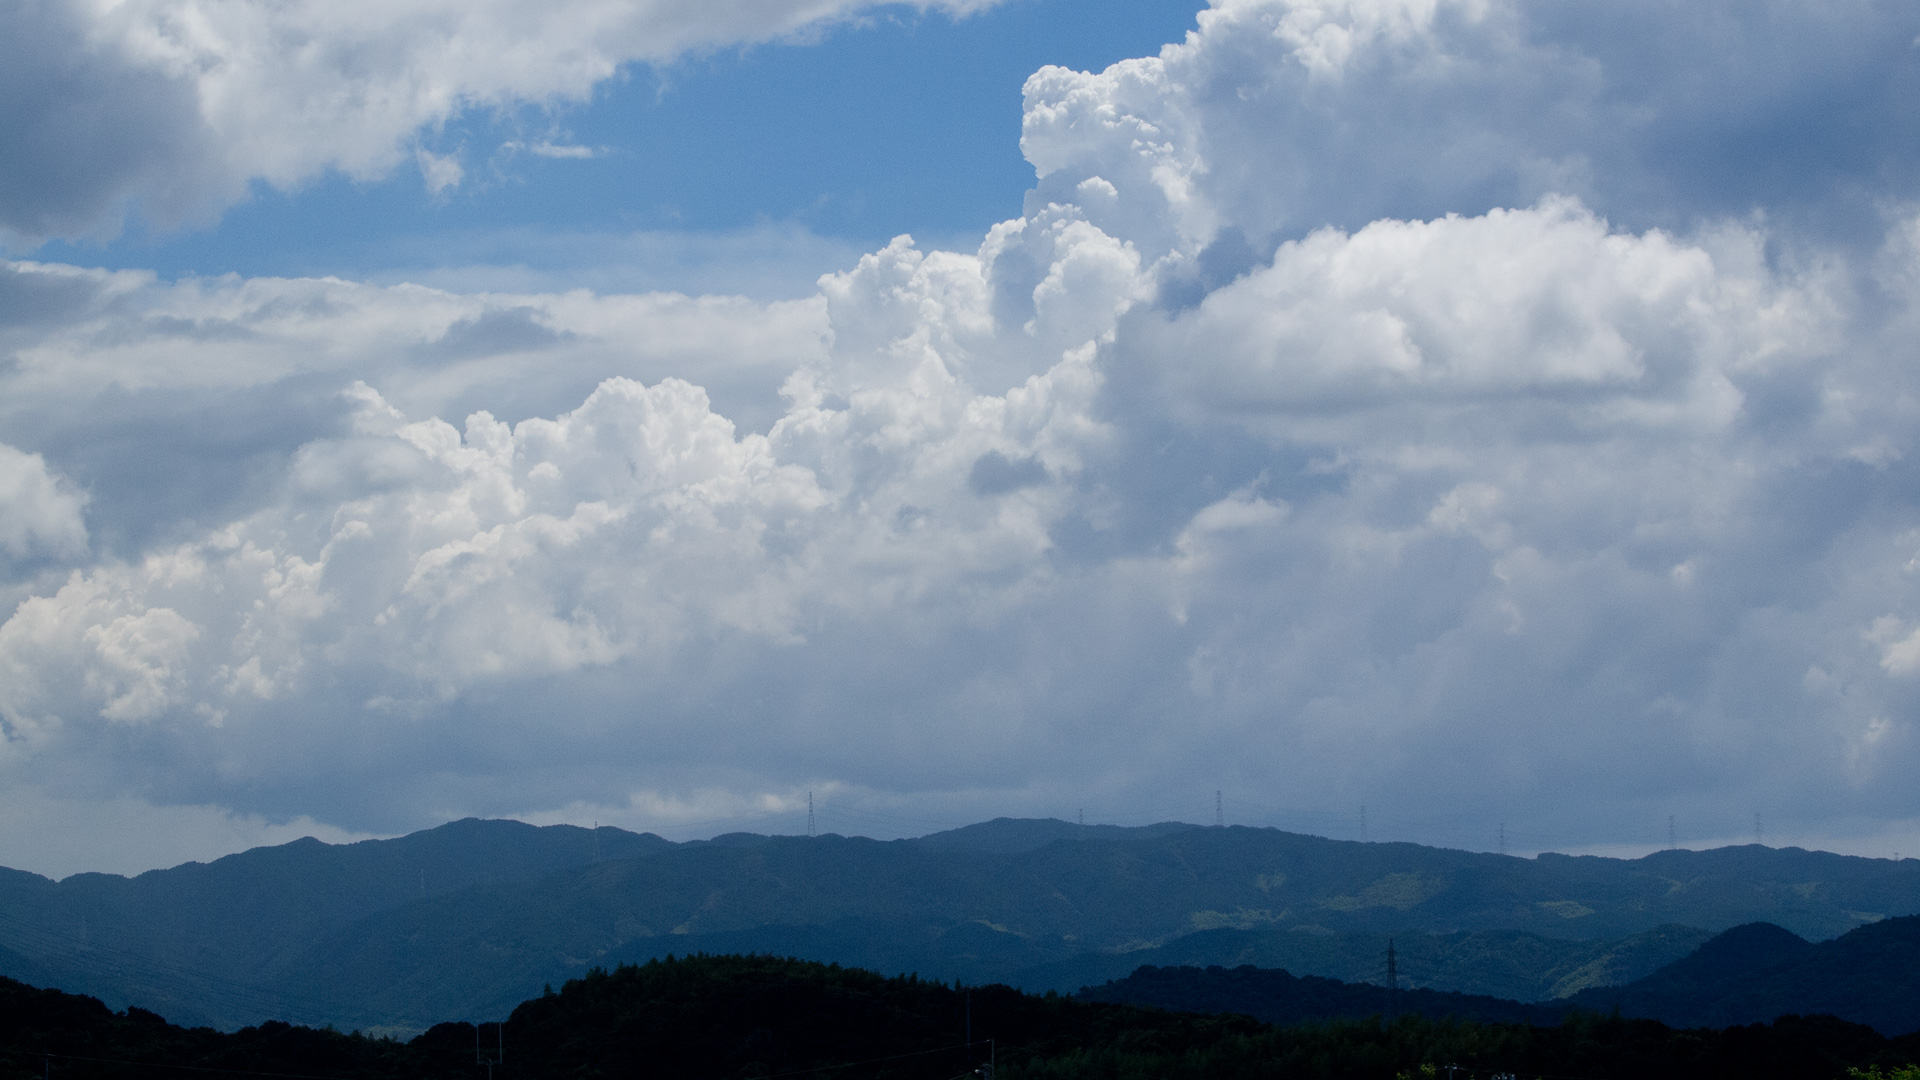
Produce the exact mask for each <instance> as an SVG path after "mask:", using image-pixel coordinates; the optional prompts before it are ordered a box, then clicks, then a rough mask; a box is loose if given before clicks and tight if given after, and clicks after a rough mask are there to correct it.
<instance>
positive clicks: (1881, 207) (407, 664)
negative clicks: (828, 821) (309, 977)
mask: <svg viewBox="0 0 1920 1080" xmlns="http://www.w3.org/2000/svg"><path fill="white" fill-rule="evenodd" d="M1634 10H1635V12H1636V13H1637V21H1634V20H1629V21H1630V22H1632V25H1631V26H1625V27H1623V26H1622V25H1621V24H1619V23H1617V22H1614V21H1608V22H1605V23H1602V22H1585V21H1582V20H1581V19H1580V18H1579V17H1577V16H1574V15H1571V14H1569V13H1568V11H1567V9H1565V8H1564V7H1561V6H1556V5H1531V4H1500V3H1478V4H1469V3H1458V4H1450V3H1439V4H1427V3H1411V2H1409V3H1387V2H1379V3H1359V2H1355V3H1333V2H1328V3H1320V4H1315V3H1307V2H1292V3H1289V2H1282V0H1231V2H1223V3H1220V4H1218V5H1216V7H1215V8H1214V9H1212V10H1210V11H1209V12H1207V13H1204V14H1203V17H1202V20H1201V26H1200V29H1199V31H1198V32H1197V33H1196V34H1194V35H1192V36H1190V37H1189V38H1188V40H1187V41H1186V42H1185V43H1184V44H1181V45H1177V46H1172V47H1170V48H1168V49H1167V50H1166V51H1164V52H1163V53H1162V54H1161V56H1160V57H1157V58H1152V59H1146V60H1137V61H1129V62H1126V63H1124V64H1121V65H1116V66H1115V67H1114V68H1112V69H1109V70H1108V71H1106V72H1102V73H1077V72H1068V71H1064V70H1060V69H1046V70H1043V71H1042V72H1040V73H1038V74H1036V75H1035V76H1034V77H1033V79H1031V80H1030V81H1029V82H1028V84H1027V88H1026V93H1027V120H1026V127H1025V132H1024V141H1023V145H1024V148H1025V150H1026V153H1027V155H1028V157H1029V159H1030V160H1032V161H1033V162H1034V164H1035V166H1036V169H1037V171H1038V172H1039V174H1040V178H1039V181H1038V184H1037V187H1036V190H1035V192H1034V193H1033V195H1032V196H1031V197H1030V198H1029V200H1028V202H1027V206H1026V210H1025V213H1024V214H1023V216H1022V217H1019V218H1016V219H1013V220H1010V221H1008V222H1005V223H1003V224H1001V225H999V226H996V227H995V228H994V230H992V232H991V233H990V234H989V235H988V236H987V237H986V238H985V239H984V240H983V243H982V245H981V247H980V248H979V250H978V251H977V252H975V253H972V254H967V253H959V252H944V251H934V252H923V251H921V250H919V249H918V248H917V247H915V246H914V244H913V243H912V242H911V240H909V239H907V238H901V239H900V240H897V241H895V242H894V243H893V244H892V245H890V246H889V247H887V248H886V249H884V250H882V251H879V252H875V253H872V254H869V255H867V256H866V257H864V258H862V259H861V260H860V262H859V264H858V265H857V266H855V267H853V268H851V269H848V270H846V271H845V272H842V273H839V274H834V275H829V276H828V277H826V278H823V279H822V281H821V286H820V291H819V294H818V295H817V296H816V297H814V298H811V299H808V300H802V301H795V302H785V303H769V304H762V303H754V302H750V301H747V300H743V299H737V298H735V299H728V298H713V297H708V298H689V297H685V296H679V295H674V294H647V295H642V296H617V295H611V296H596V295H591V294H587V293H584V292H576V293H554V294H547V293H527V294H515V295H508V294H458V293H451V292H444V291H437V290H431V289H425V288H421V287H417V286H393V287H376V286H372V285H364V284H355V283H350V282H338V281H293V280H276V279H252V280H242V279H223V280H218V281H204V282H181V283H172V284H169V283H163V282H158V281H156V280H154V279H153V278H152V277H151V276H148V275H140V274H131V273H117V274H115V273H105V272H95V271H84V270H77V269H73V268H67V267H49V266H40V265H36V264H30V263H15V264H11V265H9V266H7V267H5V268H4V270H3V271H0V311H5V312H7V313H8V314H7V315H6V322H5V325H4V327H0V333H3V334H4V335H5V342H6V348H7V349H8V350H9V355H10V356H11V358H12V359H11V361H10V363H9V364H8V365H7V366H6V367H5V369H4V371H0V384H3V385H4V388H5V391H4V393H0V402H3V403H4V404H0V425H4V427H0V430H4V431H5V432H7V440H6V441H7V442H8V443H9V444H10V448H9V449H8V450H6V451H4V452H0V511H4V512H5V513H4V515H3V516H4V518H5V520H8V521H16V520H17V521H30V522H34V523H35V524H31V525H28V526H26V527H23V528H20V529H18V530H17V531H18V532H19V536H18V538H13V539H10V537H12V533H5V534H0V549H4V551H5V552H6V553H7V554H8V556H9V558H11V559H12V560H13V561H12V562H9V563H8V564H7V565H8V567H9V568H10V569H9V573H10V574H11V576H10V577H9V578H8V581H9V584H8V585H6V586H5V588H6V589H7V590H8V594H7V596H6V599H8V600H9V601H11V603H10V604H9V610H10V611H11V615H10V617H9V618H8V619H7V620H6V621H5V622H4V623H3V624H0V725H3V726H4V732H5V736H6V738H5V741H4V743H0V770H4V771H6V772H7V773H8V774H9V775H10V776H12V777H13V778H15V780H16V781H17V782H19V783H22V784H27V783H29V778H32V786H34V788H35V790H39V791H42V792H44V793H46V795H47V797H49V798H72V799H96V798H124V797H125V796H126V795H128V794H132V795H134V796H136V797H138V798H141V799H146V800H150V801H153V802H156V803H162V804H174V805H182V806H210V807H214V808H216V812H218V813H230V814H237V815H241V816H242V817H244V816H245V815H258V816H259V819H260V820H283V819H287V818H293V817H297V816H300V815H307V816H308V817H310V818H312V819H315V820H318V821H321V822H325V823H329V824H331V825H333V826H335V827H338V828H342V829H348V830H368V831H392V830H397V829H401V828H406V827H410V826H414V825H418V824H423V823H426V822H430V821H433V820H436V819H438V818H442V817H446V816H452V815H457V814H461V813H469V812H479V813H496V814H506V813H510V814H521V815H528V816H534V817H540V816H541V815H546V816H547V817H553V816H572V817H579V818H582V819H586V818H589V817H598V818H599V819H600V820H623V821H629V822H632V823H637V824H644V825H648V826H653V827H660V826H666V825H671V824H673V823H675V822H687V821H696V820H712V819H718V818H725V817H739V816H743V815H750V814H754V813H766V812H771V811H774V810H778V809H780V808H782V807H790V806H792V805H794V804H795V802H796V800H800V799H802V797H803V795H804V793H805V791H807V790H808V789H809V788H813V789H815V790H820V791H823V792H832V793H834V797H835V798H837V799H841V800H843V801H845V802H847V803H848V805H855V804H858V805H866V806H869V807H873V808H876V812H881V811H885V810H886V809H887V808H893V809H894V810H900V808H916V807H917V808H920V810H919V811H917V812H922V813H927V814H953V815H960V816H968V815H974V814H986V813H996V812H1046V813H1060V814H1065V813H1069V812H1071V810H1073V809H1075V808H1077V807H1080V806H1093V807H1105V808H1108V813H1107V815H1106V816H1109V817H1111V816H1113V814H1114V813H1115V812H1116V808H1119V807H1123V806H1132V807H1138V808H1144V809H1141V810H1139V811H1138V812H1139V813H1141V814H1145V815H1148V816H1155V815H1158V816H1179V815H1181V814H1183V813H1184V815H1185V816H1188V817H1193V816H1197V815H1198V814H1200V813H1201V812H1202V811H1203V810H1204V809H1206V807H1207V806H1208V805H1209V804H1208V803H1207V801H1206V799H1205V797H1204V796H1205V795H1206V794H1209V793H1210V792H1211V791H1212V790H1213V789H1215V788H1224V789H1228V790H1229V791H1232V792H1235V793H1238V795H1239V797H1241V798H1242V799H1243V800H1246V802H1247V804H1248V805H1253V804H1257V803H1261V802H1262V801H1264V802H1265V803H1266V804H1268V805H1271V806H1273V807H1292V808H1296V809H1299V808H1306V809H1318V810H1327V809H1329V808H1334V809H1339V810H1340V811H1341V812H1345V808H1352V807H1354V806H1356V805H1357V804H1362V803H1364V804H1367V805H1369V806H1371V807H1373V808H1374V814H1375V820H1376V821H1380V820H1393V821H1398V822H1401V823H1402V827H1403V828H1404V829H1406V830H1408V831H1409V834H1417V835H1418V836H1419V837H1420V838H1426V839H1441V840H1451V841H1454V842H1459V839H1458V838H1459V837H1460V836H1462V835H1467V834H1471V835H1475V836H1480V835H1482V834H1484V835H1485V836H1491V835H1492V832H1491V825H1492V823H1494V822H1497V821H1500V820H1516V819H1521V820H1525V821H1527V822H1528V823H1529V826H1528V827H1529V828H1530V829H1531V830H1532V831H1533V832H1534V833H1535V834H1537V835H1540V836H1544V837H1548V838H1550V839H1551V841H1552V842H1554V843H1559V844H1567V843H1598V842H1605V841H1626V840H1633V839H1636V838H1651V836H1652V834H1653V833H1655V832H1656V831H1659V825H1661V824H1664V821H1665V816H1666V815H1667V814H1670V813H1672V814H1677V815H1680V816H1681V817H1683V818H1684V819H1686V820H1690V821H1694V822H1704V823H1710V824H1704V825H1701V826H1699V828H1700V829H1717V830H1719V832H1718V833H1717V834H1716V835H1721V836H1725V835H1732V834H1736V833H1738V832H1739V831H1740V830H1741V828H1742V823H1747V822H1749V819H1750V816H1751V814H1752V813H1753V812H1754V811H1756V810H1759V811H1761V812H1764V813H1765V814H1766V815H1768V817H1769V818H1770V819H1771V820H1773V821H1775V822H1776V823H1787V824H1777V825H1776V828H1789V827H1790V828H1791V829H1797V830H1799V834H1800V835H1804V836H1807V837H1810V838H1822V839H1825V840H1829V841H1832V840H1835V839H1836V838H1841V839H1844V838H1845V837H1846V836H1849V835H1856V834H1861V833H1867V834H1872V833H1874V832H1876V831H1881V832H1884V831H1887V830H1889V829H1891V830H1894V831H1898V830H1899V829H1902V828H1910V823H1911V822H1912V821H1913V820H1914V819H1916V818H1920V807H1916V806H1915V796H1914V794H1913V793H1912V791H1911V785H1909V784H1906V783H1904V782H1902V778H1903V777H1906V776H1910V775H1911V774H1912V770H1913V769H1914V767H1915V765H1916V764H1920V762H1916V760H1915V754H1916V747H1915V741H1914V731H1913V721H1912V717H1913V715H1914V707H1915V704H1916V700H1915V693H1916V677H1920V597H1916V595H1915V593H1914V589H1915V577H1914V574H1915V571H1914V567H1915V566H1920V561H1917V560H1920V554H1916V553H1920V514H1916V512H1915V505H1914V502H1913V499H1912V496H1911V492H1912V491H1913V490H1914V477H1913V476H1912V475H1911V473H1912V469H1913V466H1912V465H1910V464H1909V459H1910V458H1911V456H1912V454H1911V451H1912V448H1913V445H1914V441H1915V435H1916V427H1915V410H1914V408H1913V405H1912V401H1913V400H1914V398H1915V394H1914V392H1913V391H1914V389H1915V388H1914V386H1913V382H1914V375H1913V373H1912V364H1911V360H1912V352H1913V346H1912V344H1911V343H1912V342H1913V341H1915V340H1920V335H1916V333H1915V331H1916V330H1920V327H1917V326H1916V310H1917V309H1916V300H1920V216H1916V213H1915V210H1914V208H1913V204H1912V200H1911V195H1912V192H1911V191H1910V190H1909V188H1908V187H1907V186H1905V185H1908V184H1909V183H1910V178H1911V175H1912V173H1911V170H1908V169H1907V168H1906V166H1905V163H1906V162H1907V158H1906V157H1905V156H1904V155H1909V154H1911V153H1912V152H1913V147H1914V146H1915V145H1916V144H1915V143H1914V141H1913V140H1912V139H1911V138H1910V137H1909V136H1910V135H1911V131H1910V127H1911V123H1912V115H1913V109H1914V105H1913V101H1914V98H1912V97H1911V96H1909V95H1907V94H1906V92H1905V90H1904V89H1902V88H1903V87H1904V86H1905V85H1906V83H1905V81H1904V80H1907V79H1910V78H1911V71H1912V69H1913V60H1912V58H1911V55H1910V54H1903V53H1898V52H1897V50H1894V49H1893V48H1892V47H1891V46H1888V45H1886V41H1887V40H1889V37H1890V36H1891V37H1893V38H1898V39H1899V40H1900V41H1912V40H1913V39H1914V37H1915V35H1916V34H1920V28H1917V27H1916V26H1915V25H1914V23H1915V22H1916V19H1920V17H1916V16H1913V15H1912V14H1911V13H1910V12H1909V11H1908V10H1907V9H1905V8H1900V7H1897V6H1894V5H1874V4H1869V3H1858V4H1851V5H1837V6H1834V5H1829V6H1822V7H1819V8H1817V9H1815V8H1806V7H1803V6H1798V5H1721V6H1713V5H1684V6H1683V5H1680V4H1653V3H1647V4H1642V5H1639V6H1638V7H1636V8H1635V9H1634ZM1703 12H1704V13H1705V14H1702V13H1703ZM1902 34H1904V35H1905V37H1904V38H1901V37H1899V35H1902ZM1903 47H1904V46H1903ZM1838 56H1847V57H1851V58H1852V59H1853V61H1855V62H1850V63H1849V64H1847V65H1835V64H1834V63H1833V58H1834V57H1838ZM1682 58H1685V62H1683V59H1682ZM1696 60H1697V63H1696V62H1695V61H1696ZM1767 73H1772V75H1773V78H1772V81H1771V82H1769V81H1768V79H1767V78H1766V75H1767ZM1762 84H1764V85H1765V88H1766V94H1765V95H1762V96H1756V95H1759V94H1760V91H1759V89H1758V88H1759V87H1761V86H1762ZM1813 115H1820V116H1830V117H1838V118H1841V121H1842V122H1843V126H1844V125H1851V128H1849V130H1853V131H1856V132H1857V134H1858V137H1857V138H1855V139H1852V140H1850V141H1849V142H1848V146H1847V149H1846V152H1844V153H1837V154H1832V155H1829V154H1827V153H1825V152H1824V151H1822V150H1821V149H1820V147H1821V146H1822V145H1824V143H1822V142H1821V140H1822V139H1826V138H1827V137H1828V136H1827V134H1826V133H1825V132H1824V130H1815V129H1816V128H1818V127H1819V125H1818V124H1815V123H1814V122H1813V121H1811V120H1809V119H1808V117H1809V116H1813ZM1849 117H1850V118H1852V119H1845V118H1849ZM1769 142H1772V143H1775V144H1777V152H1776V153H1773V154H1772V155H1770V157H1769V160H1770V161H1771V162H1772V163H1771V164H1767V165H1765V167H1760V166H1757V165H1755V164H1754V163H1753V162H1752V161H1751V160H1749V159H1750V158H1752V157H1753V156H1754V155H1757V154H1759V153H1760V150H1759V149H1758V148H1760V147H1762V146H1763V145H1765V144H1768V143H1769ZM1743 147H1744V148H1746V149H1741V148H1743ZM1743 155H1746V156H1743ZM1755 209H1758V210H1760V211H1763V213H1761V214H1759V215H1755V214H1754V213H1752V211H1754V210H1755ZM1655 226H1659V227H1658V228H1656V227H1655ZM439 417H453V418H464V419H462V420H461V421H460V422H458V423H450V422H447V421H446V420H442V419H438V418H439ZM498 417H511V418H514V422H512V423H508V422H505V421H503V420H501V419H497V418H498ZM736 420H738V421H741V422H740V423H736V422H735V421H736ZM83 489H84V492H83ZM8 500H11V501H8ZM16 508H19V509H16ZM8 545H11V546H8ZM1195 793H1199V794H1195ZM1179 806H1186V807H1187V809H1186V810H1184V811H1181V810H1178V809H1174V807H1179ZM1195 807H1198V809H1195ZM1159 808H1168V809H1164V810H1162V809H1159ZM247 820H254V819H252V818H248V819H247ZM1420 830H1425V831H1424V832H1420ZM1776 835H1777V834H1776ZM1486 842H1488V841H1486V840H1484V839H1483V840H1481V841H1480V843H1483V844H1484V843H1486Z"/></svg>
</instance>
